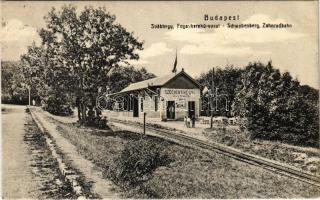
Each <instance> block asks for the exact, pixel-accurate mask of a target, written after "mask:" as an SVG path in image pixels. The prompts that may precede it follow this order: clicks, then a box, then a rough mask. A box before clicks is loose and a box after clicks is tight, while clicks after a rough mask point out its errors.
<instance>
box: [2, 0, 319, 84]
mask: <svg viewBox="0 0 320 200" xmlns="http://www.w3.org/2000/svg"><path fill="white" fill-rule="evenodd" d="M66 4H70V2H61V1H59V2H49V1H48V2H40V1H36V2H26V1H22V2H17V1H14V2H3V1H2V2H1V11H2V12H1V13H2V15H1V19H2V27H1V30H0V36H1V59H2V60H19V58H20V56H21V55H22V54H23V53H25V52H26V50H27V46H28V45H31V44H32V42H33V41H34V42H36V44H39V43H40V38H39V36H38V33H37V31H38V30H39V29H40V28H42V27H44V26H45V22H44V20H43V17H44V16H45V15H46V14H47V13H48V12H49V10H50V9H51V8H52V7H56V8H57V9H59V8H60V7H61V6H63V5H66ZM72 4H73V5H75V6H76V7H77V8H78V12H80V11H81V10H82V9H83V8H84V6H93V7H101V6H104V7H106V10H107V11H108V12H110V13H111V14H114V15H115V16H116V21H117V22H118V23H120V24H121V25H122V26H123V27H125V28H126V29H127V30H128V31H130V32H133V34H134V36H135V37H137V38H138V40H140V41H143V42H144V45H143V46H144V50H142V51H140V52H138V53H139V55H140V59H139V60H138V61H130V62H131V64H132V65H134V66H136V67H145V68H146V69H147V70H148V71H150V72H152V73H154V74H156V75H157V76H161V75H165V74H168V73H170V71H171V70H172V67H173V63H174V60H175V57H176V52H177V58H178V64H177V67H178V70H181V69H182V68H184V69H185V71H186V72H187V73H189V74H190V75H192V76H194V77H197V76H199V75H200V74H201V73H203V72H206V71H208V70H209V69H211V68H212V67H221V68H224V67H225V66H227V65H234V66H236V67H245V66H246V65H247V64H248V63H249V62H262V63H267V62H268V61H269V60H272V63H273V65H274V66H275V67H276V68H279V69H280V71H281V72H285V71H289V72H290V73H291V74H292V76H293V77H294V78H298V80H300V81H301V83H302V84H308V85H310V86H312V87H315V88H318V85H319V84H318V83H319V79H318V74H319V71H318V17H317V8H318V2H317V1H291V2H289V1H251V2H248V1H223V2H219V1H203V2H201V1H197V2H190V1H187V2H168V1H166V2H145V1H142V2H132V1H131V2H124V1H120V2H103V1H99V2H84V1H81V2H72ZM205 14H208V15H209V16H216V15H218V16H239V20H238V21H226V22H224V21H222V22H221V21H204V15H205ZM263 22H266V23H283V24H286V23H289V24H292V28H287V29H263V28H260V29H229V28H226V26H225V27H220V28H218V29H178V28H176V25H177V24H191V23H192V24H203V23H206V24H224V25H226V24H227V23H234V24H240V23H254V24H256V23H259V24H262V23H263ZM151 24H169V25H173V26H174V29H151Z"/></svg>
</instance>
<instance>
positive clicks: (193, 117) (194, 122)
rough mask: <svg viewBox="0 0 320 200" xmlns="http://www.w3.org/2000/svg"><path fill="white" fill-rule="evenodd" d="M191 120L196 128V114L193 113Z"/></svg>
mask: <svg viewBox="0 0 320 200" xmlns="http://www.w3.org/2000/svg"><path fill="white" fill-rule="evenodd" d="M191 121H192V128H194V127H195V125H196V117H195V116H194V115H192V117H191Z"/></svg>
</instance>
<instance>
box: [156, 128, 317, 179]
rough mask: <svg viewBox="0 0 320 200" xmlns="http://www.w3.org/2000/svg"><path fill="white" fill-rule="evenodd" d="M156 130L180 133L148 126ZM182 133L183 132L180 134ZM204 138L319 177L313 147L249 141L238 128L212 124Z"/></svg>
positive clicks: (277, 142) (255, 140) (247, 134)
mask: <svg viewBox="0 0 320 200" xmlns="http://www.w3.org/2000/svg"><path fill="white" fill-rule="evenodd" d="M150 125H152V126H153V127H156V128H162V129H168V130H171V131H176V132H181V131H179V130H177V129H173V128H168V127H164V126H162V125H159V124H152V123H151V124H150ZM181 133H183V132H181ZM203 134H204V136H205V137H206V138H207V139H208V140H209V141H212V142H216V143H220V144H224V145H226V146H230V147H233V148H236V149H239V150H241V151H243V152H247V153H251V154H254V155H258V156H261V157H264V158H268V159H271V160H275V161H279V162H281V163H285V164H288V165H291V166H294V167H296V168H299V169H301V170H304V171H307V172H310V173H312V174H316V175H318V176H319V175H320V151H319V149H316V148H313V147H299V146H296V145H289V144H285V143H282V142H281V141H267V140H261V139H260V140H259V139H250V134H249V133H248V132H247V131H245V130H240V128H239V127H238V126H224V127H223V126H222V125H219V124H217V123H214V126H213V129H210V128H208V129H205V130H204V131H203Z"/></svg>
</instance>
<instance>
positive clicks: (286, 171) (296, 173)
mask: <svg viewBox="0 0 320 200" xmlns="http://www.w3.org/2000/svg"><path fill="white" fill-rule="evenodd" d="M110 121H111V122H115V123H120V124H125V125H129V126H135V127H139V128H143V124H140V123H137V122H129V121H124V120H119V119H110ZM146 128H147V130H149V131H152V133H153V134H156V135H160V136H162V137H165V138H167V139H169V140H171V141H174V142H177V143H180V144H181V143H182V145H185V146H195V147H197V148H202V149H205V150H209V151H214V152H218V153H222V154H224V155H226V156H229V157H232V158H234V159H236V160H239V161H241V162H245V163H248V164H251V165H255V166H259V167H262V168H264V169H266V170H269V171H272V172H274V173H277V174H281V175H284V176H287V177H291V178H294V179H297V180H300V181H302V182H305V183H308V184H311V185H314V186H317V187H319V188H320V177H319V176H316V175H313V174H310V173H307V172H304V171H302V170H299V169H297V168H294V167H291V166H288V165H286V164H283V163H279V162H276V161H273V160H269V159H266V158H262V157H259V156H256V155H253V154H249V153H245V152H241V151H239V150H237V149H234V148H231V147H227V146H224V145H221V144H218V143H212V142H210V143H209V142H206V141H202V140H199V139H196V138H193V137H190V136H187V135H184V134H180V133H177V132H174V131H171V130H167V129H163V128H156V127H153V126H150V125H148V124H147V125H146Z"/></svg>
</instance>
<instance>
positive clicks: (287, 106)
mask: <svg viewBox="0 0 320 200" xmlns="http://www.w3.org/2000/svg"><path fill="white" fill-rule="evenodd" d="M306 97H312V98H306ZM316 99H318V97H317V95H316V93H315V91H313V90H312V89H310V88H307V87H305V86H304V87H302V86H300V83H299V81H297V80H293V79H292V77H291V75H290V74H289V73H288V72H285V73H283V74H281V73H280V71H279V70H278V69H274V67H273V66H272V63H271V62H269V63H268V64H267V65H263V64H262V63H254V64H252V63H249V65H248V66H247V67H246V68H245V70H244V72H243V73H242V75H241V84H240V85H239V86H238V87H237V90H236V96H235V100H234V102H233V105H232V112H233V114H234V115H236V116H240V117H244V118H247V119H248V124H247V128H248V131H249V132H250V133H251V136H252V138H261V139H269V140H281V141H285V142H289V143H294V144H303V145H312V146H316V145H318V142H319V139H318V133H319V124H318V119H319V111H318V107H319V105H318V102H317V100H316Z"/></svg>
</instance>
